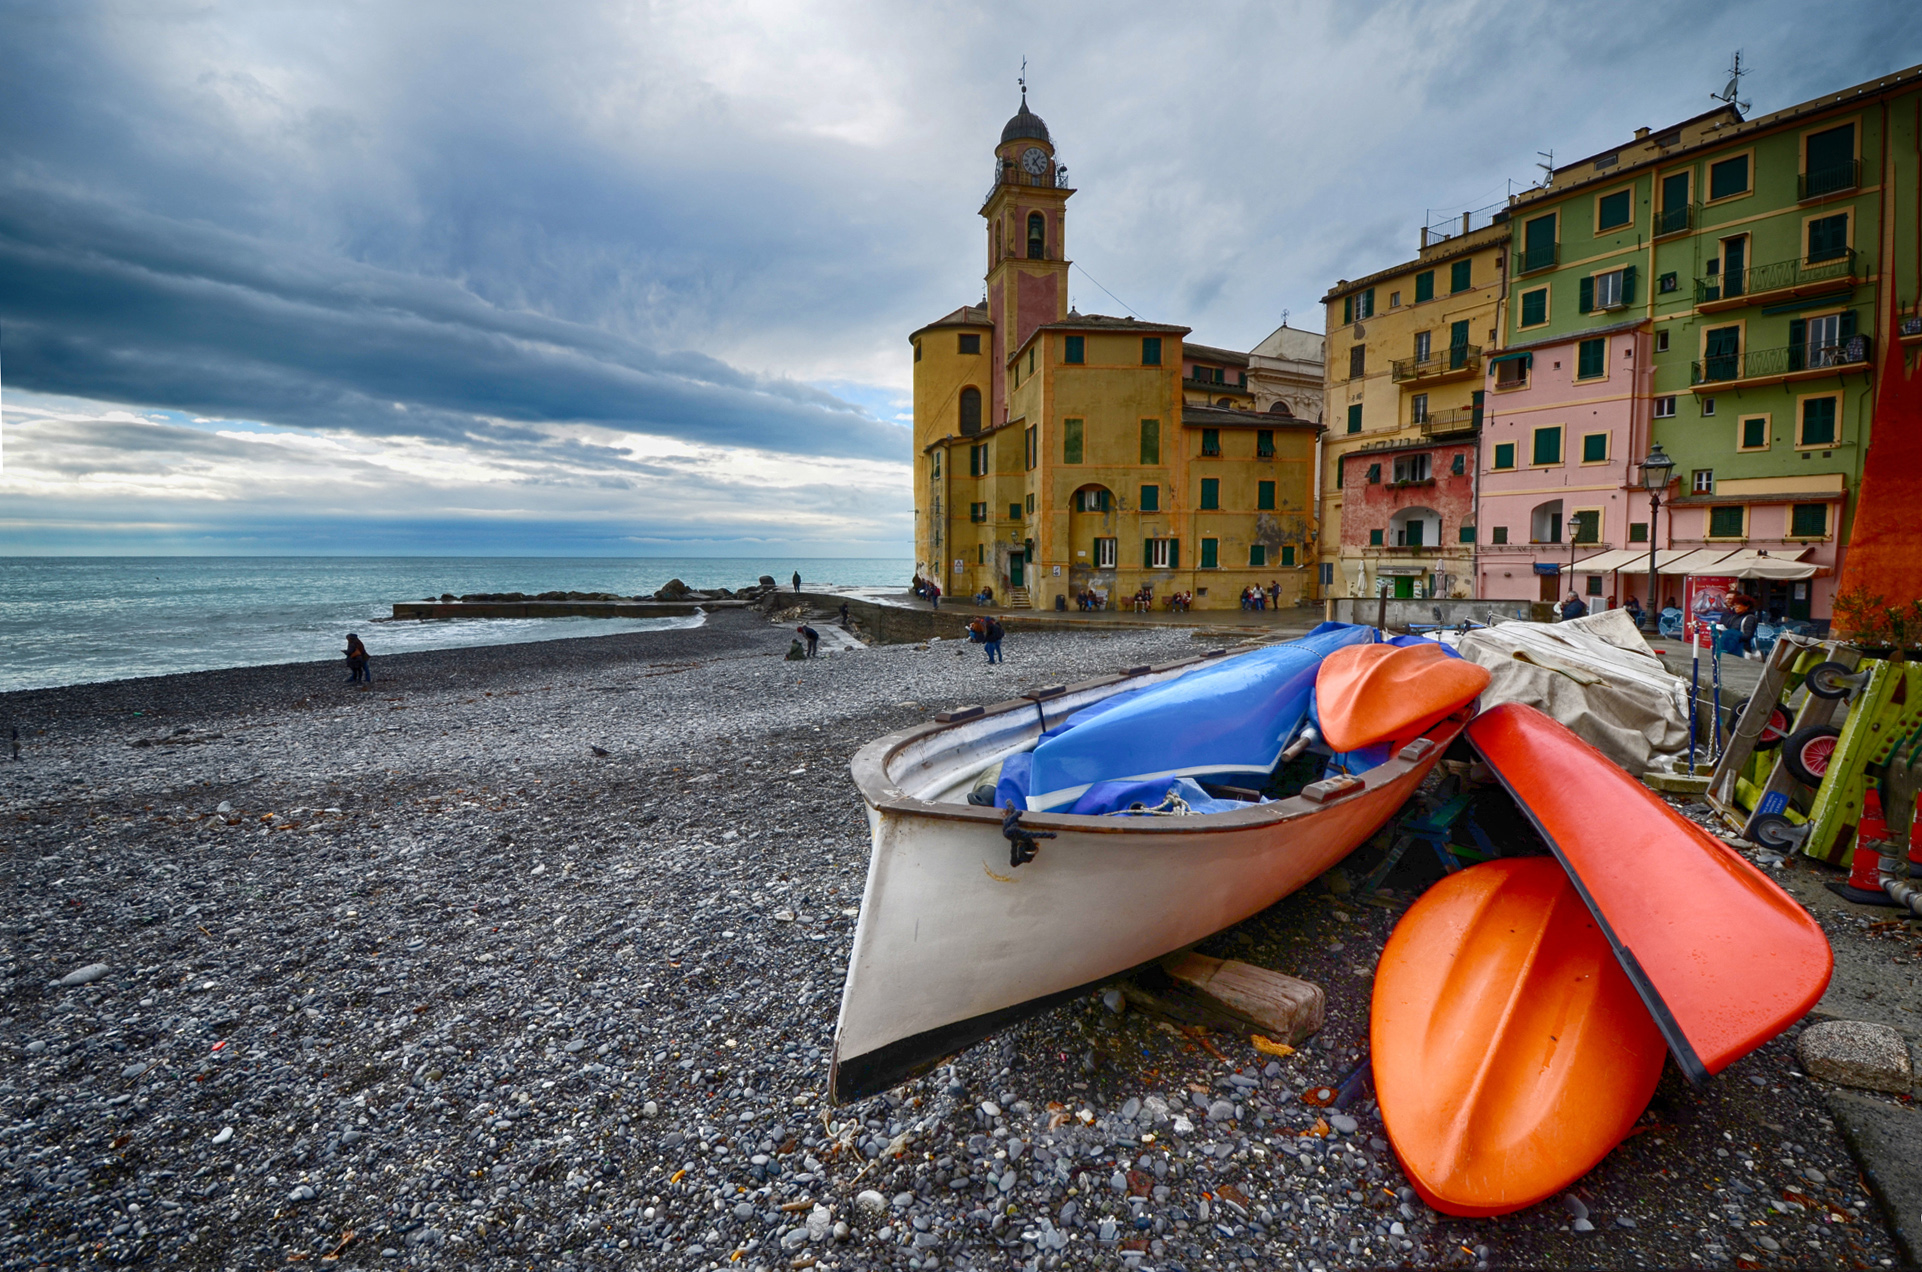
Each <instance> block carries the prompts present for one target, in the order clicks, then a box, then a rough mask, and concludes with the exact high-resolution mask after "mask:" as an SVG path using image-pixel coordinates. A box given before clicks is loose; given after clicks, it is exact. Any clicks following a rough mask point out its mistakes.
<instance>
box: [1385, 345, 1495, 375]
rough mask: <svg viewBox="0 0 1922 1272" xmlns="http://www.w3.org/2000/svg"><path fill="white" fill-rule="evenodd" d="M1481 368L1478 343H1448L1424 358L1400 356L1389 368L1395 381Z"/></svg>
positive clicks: (1480, 353) (1480, 351)
mask: <svg viewBox="0 0 1922 1272" xmlns="http://www.w3.org/2000/svg"><path fill="white" fill-rule="evenodd" d="M1481 368H1482V347H1481V346H1480V345H1449V346H1447V347H1446V348H1442V349H1431V350H1429V352H1428V356H1427V357H1426V358H1402V359H1400V360H1398V361H1396V362H1394V363H1393V364H1391V365H1390V367H1389V370H1390V372H1391V373H1392V376H1393V378H1394V379H1395V381H1396V382H1398V383H1399V382H1401V381H1404V380H1428V379H1432V378H1434V377H1436V376H1443V375H1456V374H1458V373H1460V372H1464V371H1480V370H1481Z"/></svg>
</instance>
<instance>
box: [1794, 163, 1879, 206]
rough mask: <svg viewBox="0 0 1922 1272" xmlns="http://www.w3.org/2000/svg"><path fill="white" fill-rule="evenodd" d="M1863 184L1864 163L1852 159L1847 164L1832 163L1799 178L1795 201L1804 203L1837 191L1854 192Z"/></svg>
mask: <svg viewBox="0 0 1922 1272" xmlns="http://www.w3.org/2000/svg"><path fill="white" fill-rule="evenodd" d="M1861 184H1862V161H1861V160H1860V159H1850V160H1848V161H1847V162H1846V163H1832V164H1828V165H1826V166H1824V167H1821V168H1817V169H1816V170H1815V171H1814V172H1805V173H1803V174H1802V175H1801V176H1799V177H1797V178H1796V179H1795V199H1796V202H1798V203H1802V202H1806V201H1808V200H1809V199H1819V198H1822V197H1823V196H1824V195H1830V194H1834V193H1836V192H1837V191H1841V190H1853V189H1855V187H1857V186H1859V185H1861Z"/></svg>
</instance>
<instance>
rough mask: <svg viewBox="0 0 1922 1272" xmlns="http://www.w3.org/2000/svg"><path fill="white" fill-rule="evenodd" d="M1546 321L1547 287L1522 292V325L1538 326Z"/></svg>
mask: <svg viewBox="0 0 1922 1272" xmlns="http://www.w3.org/2000/svg"><path fill="white" fill-rule="evenodd" d="M1547 321H1548V288H1546V287H1537V288H1536V289H1535V290H1534V291H1525V292H1523V293H1522V326H1524V327H1539V326H1541V325H1542V324H1543V323H1545V322H1547Z"/></svg>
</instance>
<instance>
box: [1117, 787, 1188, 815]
mask: <svg viewBox="0 0 1922 1272" xmlns="http://www.w3.org/2000/svg"><path fill="white" fill-rule="evenodd" d="M1128 811H1129V812H1130V813H1136V814H1139V815H1141V816H1143V817H1187V816H1190V815H1192V814H1193V813H1194V811H1195V810H1194V809H1193V808H1192V807H1190V806H1189V804H1188V801H1187V800H1185V799H1183V798H1181V796H1180V795H1179V794H1178V793H1176V791H1175V790H1174V788H1173V787H1170V788H1169V789H1168V798H1166V799H1164V800H1162V801H1161V802H1160V803H1159V804H1156V805H1155V806H1154V807H1153V808H1149V807H1148V806H1147V805H1146V804H1141V803H1134V804H1130V805H1128Z"/></svg>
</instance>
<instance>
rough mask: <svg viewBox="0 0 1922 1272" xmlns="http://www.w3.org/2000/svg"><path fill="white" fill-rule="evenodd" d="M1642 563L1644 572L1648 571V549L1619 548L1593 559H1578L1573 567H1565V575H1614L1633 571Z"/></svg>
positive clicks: (1602, 553)
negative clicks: (1618, 572) (1637, 550)
mask: <svg viewBox="0 0 1922 1272" xmlns="http://www.w3.org/2000/svg"><path fill="white" fill-rule="evenodd" d="M1637 562H1640V563H1641V567H1642V569H1643V571H1644V572H1646V571H1647V570H1648V549H1647V548H1643V549H1642V550H1641V551H1640V552H1636V551H1634V550H1633V549H1631V548H1617V549H1615V550H1614V551H1612V552H1600V553H1597V554H1596V555H1594V556H1591V557H1577V558H1576V559H1575V564H1574V565H1573V566H1567V565H1565V566H1563V567H1562V573H1564V574H1613V573H1614V572H1615V571H1617V570H1633V569H1634V568H1635V566H1636V563H1637Z"/></svg>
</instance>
